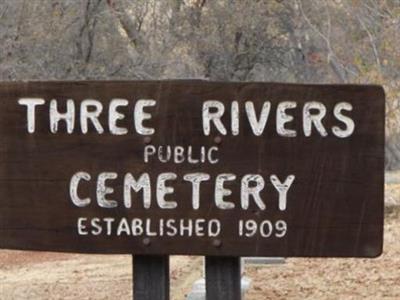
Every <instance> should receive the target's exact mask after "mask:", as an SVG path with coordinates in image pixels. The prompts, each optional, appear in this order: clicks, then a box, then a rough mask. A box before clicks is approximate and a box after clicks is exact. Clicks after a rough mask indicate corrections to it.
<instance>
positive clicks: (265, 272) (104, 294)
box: [0, 184, 400, 300]
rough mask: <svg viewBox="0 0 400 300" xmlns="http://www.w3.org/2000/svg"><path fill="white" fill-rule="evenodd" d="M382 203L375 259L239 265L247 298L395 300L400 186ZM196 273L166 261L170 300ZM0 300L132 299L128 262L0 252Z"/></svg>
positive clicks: (190, 261)
mask: <svg viewBox="0 0 400 300" xmlns="http://www.w3.org/2000/svg"><path fill="white" fill-rule="evenodd" d="M386 198H387V199H388V200H391V201H389V207H387V209H386V218H385V243H384V253H383V255H382V256H381V257H380V258H378V259H372V260H371V259H304V258H301V259H300V258H292V259H287V260H286V263H285V264H282V265H267V266H266V265H263V266H261V265H246V267H245V274H246V276H248V277H250V278H251V279H252V286H251V288H250V289H249V291H248V292H247V294H246V300H264V299H400V206H398V205H392V203H393V201H392V200H393V199H394V200H397V199H400V185H398V184H396V185H394V184H391V185H389V186H387V187H386ZM395 202H397V201H395ZM201 275H202V258H201V257H187V256H173V257H172V258H171V281H172V282H171V299H173V300H175V299H176V300H180V299H185V295H186V294H187V293H189V291H190V289H191V286H192V284H193V282H194V281H195V280H196V279H198V278H200V277H201ZM0 299H1V300H3V299H18V300H19V299H132V258H131V257H130V256H127V255H116V256H104V255H78V254H60V253H47V252H26V251H8V250H0ZM225 300H229V299H225Z"/></svg>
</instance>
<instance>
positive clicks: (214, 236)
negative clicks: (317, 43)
mask: <svg viewBox="0 0 400 300" xmlns="http://www.w3.org/2000/svg"><path fill="white" fill-rule="evenodd" d="M384 98H385V97H384V92H383V90H382V88H381V87H379V86H373V85H369V86H363V85H298V84H278V83H228V82H205V81H193V80H187V81H118V82H116V81H107V82H101V81H99V82H90V81H87V82H86V81H84V82H18V83H11V82H10V83H1V84H0V99H1V100H0V138H1V143H0V151H1V164H0V247H1V248H8V249H29V250H46V251H67V252H82V253H129V254H131V253H134V254H162V255H166V254H168V255H169V254H171V255H172V254H188V255H224V256H285V257H290V256H310V257H327V256H337V257H375V256H378V255H380V254H381V252H382V243H383V187H384V109H385V103H384V101H385V99H384Z"/></svg>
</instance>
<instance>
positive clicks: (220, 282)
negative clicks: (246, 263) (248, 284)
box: [206, 256, 241, 300]
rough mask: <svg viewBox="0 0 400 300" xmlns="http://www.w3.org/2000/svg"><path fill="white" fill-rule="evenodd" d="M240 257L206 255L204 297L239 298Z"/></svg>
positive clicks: (232, 299) (211, 298)
mask: <svg viewBox="0 0 400 300" xmlns="http://www.w3.org/2000/svg"><path fill="white" fill-rule="evenodd" d="M240 273H241V272H240V257H212V256H206V299H207V300H219V299H221V300H228V299H229V300H240V299H241V286H240V277H241V274H240Z"/></svg>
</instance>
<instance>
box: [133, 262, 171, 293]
mask: <svg viewBox="0 0 400 300" xmlns="http://www.w3.org/2000/svg"><path fill="white" fill-rule="evenodd" d="M132 257H133V299H134V300H169V256H143V255H135V256H132Z"/></svg>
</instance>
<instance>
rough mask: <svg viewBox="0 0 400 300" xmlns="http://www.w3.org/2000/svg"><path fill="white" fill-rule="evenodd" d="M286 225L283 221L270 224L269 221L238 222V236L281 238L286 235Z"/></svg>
mask: <svg viewBox="0 0 400 300" xmlns="http://www.w3.org/2000/svg"><path fill="white" fill-rule="evenodd" d="M286 231H287V224H286V222H285V221H283V220H278V221H275V222H272V221H270V220H263V221H255V220H239V236H240V237H254V236H256V235H260V236H261V237H263V238H269V237H272V236H274V237H277V238H282V237H284V236H285V235H286Z"/></svg>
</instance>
